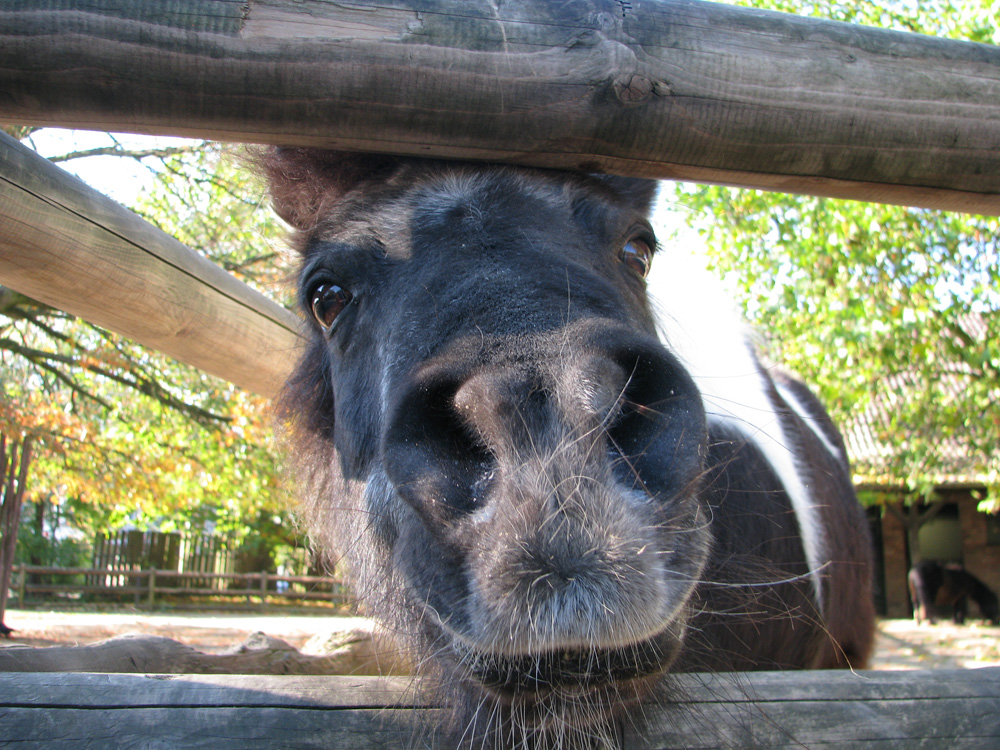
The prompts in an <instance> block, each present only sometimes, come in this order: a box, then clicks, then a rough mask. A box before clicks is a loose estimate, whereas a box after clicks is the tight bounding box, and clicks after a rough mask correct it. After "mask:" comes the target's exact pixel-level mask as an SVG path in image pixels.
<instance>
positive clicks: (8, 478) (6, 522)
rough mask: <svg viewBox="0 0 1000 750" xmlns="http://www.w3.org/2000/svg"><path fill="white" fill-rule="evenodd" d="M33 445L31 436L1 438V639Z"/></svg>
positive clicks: (3, 633)
mask: <svg viewBox="0 0 1000 750" xmlns="http://www.w3.org/2000/svg"><path fill="white" fill-rule="evenodd" d="M32 442H33V441H32V438H31V436H30V435H28V436H26V437H25V438H24V439H23V440H21V441H17V440H13V439H11V440H9V441H8V439H7V437H6V436H5V435H0V470H2V474H0V480H2V483H3V484H2V501H0V534H2V536H0V635H4V636H7V635H10V632H11V631H10V628H8V627H7V626H6V625H5V624H4V613H5V611H6V609H7V595H8V592H9V589H10V578H11V571H12V570H13V569H14V553H15V551H16V549H17V530H18V528H19V526H20V522H21V505H22V503H23V502H24V490H25V484H26V482H27V479H28V466H29V465H30V464H31V448H32ZM19 449H20V450H19Z"/></svg>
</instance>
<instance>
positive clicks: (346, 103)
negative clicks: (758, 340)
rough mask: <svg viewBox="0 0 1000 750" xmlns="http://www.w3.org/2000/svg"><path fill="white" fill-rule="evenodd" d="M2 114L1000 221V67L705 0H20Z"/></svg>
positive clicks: (963, 52)
mask: <svg viewBox="0 0 1000 750" xmlns="http://www.w3.org/2000/svg"><path fill="white" fill-rule="evenodd" d="M0 92H2V94H0V117H3V118H4V119H5V120H8V121H11V122H21V123H26V124H36V125H62V126H73V127H84V128H93V129H119V130H128V131H133V132H142V133H164V134H178V135H189V136H199V137H209V138H216V139H221V140H234V141H257V142H268V143H277V142H282V143H289V144H303V145H322V146H329V147H335V148H347V149H357V150H371V151H388V152H395V153H408V154H418V155H439V156H448V157H462V158H475V159H488V160H504V161H512V162H518V163H524V164H534V165H538V166H551V167H569V168H583V169H590V170H604V171H608V172H616V173H621V174H634V175H641V176H649V177H660V178H674V179H684V180H694V181H702V182H717V183H725V184H734V185H744V186H749V187H758V188H763V189H767V190H783V191H790V192H805V193H816V194H821V195H833V196H838V197H850V198H858V199H865V200H876V201H883V202H895V203H908V204H913V205H922V206H929V207H937V208H951V209H955V210H965V211H972V212H982V213H1000V49H997V48H996V47H992V46H988V45H979V44H972V43H965V42H958V41H948V40H942V39H934V38H930V37H926V36H921V35H916V34H905V33H897V32H889V31H884V30H879V29H872V28H865V27H861V26H856V25H848V24H842V23H835V22H829V21H821V20H817V19H812V18H804V17H797V16H792V15H786V14H779V13H771V12H764V11H757V10H753V9H748V8H736V7H731V6H726V5H724V4H719V3H708V2H698V1H695V0H632V2H629V3H621V2H615V0H576V2H569V3H542V2H538V3H495V2H491V1H490V0H378V1H377V2H374V1H373V0H356V1H354V2H351V3H329V2H321V1H320V0H250V1H249V2H243V0H177V1H176V2H171V3H160V2H155V1H152V0H150V1H147V2H132V3H127V4H122V3H120V2H112V0H92V1H91V2H88V3H86V5H85V6H81V5H77V4H72V3H52V2H48V1H45V0H39V1H38V2H30V1H28V2H18V3H12V4H11V3H7V4H0Z"/></svg>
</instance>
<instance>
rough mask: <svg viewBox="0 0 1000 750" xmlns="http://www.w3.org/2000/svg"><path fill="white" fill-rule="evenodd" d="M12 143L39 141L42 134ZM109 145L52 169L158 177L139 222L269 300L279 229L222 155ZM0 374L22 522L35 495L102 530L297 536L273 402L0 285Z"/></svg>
mask: <svg viewBox="0 0 1000 750" xmlns="http://www.w3.org/2000/svg"><path fill="white" fill-rule="evenodd" d="M16 135H18V136H20V137H22V138H26V139H27V142H28V143H31V142H32V141H33V140H35V139H36V138H39V137H40V136H42V135H43V134H42V133H38V132H37V131H32V130H31V129H21V130H19V131H18V132H17V133H16ZM107 138H108V139H109V141H110V145H107V146H103V145H102V146H97V147H89V148H84V149H72V150H71V151H70V153H64V154H57V155H56V157H55V159H54V160H56V161H67V160H81V159H92V158H97V157H101V158H108V157H109V156H113V157H116V158H119V159H129V160H134V161H136V162H138V163H141V164H143V165H144V167H145V168H147V169H149V170H150V171H151V172H152V174H153V178H154V179H153V181H152V186H151V188H150V189H149V190H147V191H146V192H143V193H142V194H140V195H139V196H137V198H136V200H135V202H134V203H133V206H132V207H133V209H134V210H136V211H138V212H139V213H140V214H141V215H143V216H144V217H145V218H147V219H148V220H150V221H152V222H153V223H155V224H157V225H159V226H160V227H161V228H163V229H164V230H165V231H167V232H169V233H171V234H173V235H174V236H176V237H178V238H179V239H181V241H182V242H186V243H187V244H188V245H189V246H191V247H193V248H195V249H196V250H198V251H200V252H202V253H204V254H205V255H207V256H208V257H210V258H212V259H213V260H214V261H216V262H218V263H220V264H221V265H223V266H224V267H226V268H227V269H229V270H230V271H231V272H233V273H236V274H237V275H239V276H241V277H242V278H243V279H244V280H245V281H247V282H248V283H251V284H255V285H257V286H258V287H262V288H266V289H268V290H271V288H272V287H273V286H274V285H275V284H276V279H278V278H280V277H281V276H282V274H283V273H284V271H283V268H282V266H281V263H279V262H276V259H275V253H274V251H273V250H272V249H271V244H270V242H271V241H270V239H269V238H270V237H273V236H274V234H275V233H276V231H277V227H276V225H275V220H274V219H273V217H272V215H271V214H270V212H268V211H266V210H262V208H261V206H260V203H261V201H260V198H261V196H262V190H261V189H259V188H257V187H255V186H254V185H253V184H252V183H248V182H246V180H245V178H244V177H241V176H240V173H239V171H238V169H237V165H235V164H234V163H233V160H232V159H230V158H229V157H228V156H227V154H226V152H225V151H224V150H223V148H222V147H221V146H219V145H218V144H210V143H187V144H183V145H180V146H170V147H165V148H164V147H146V146H140V147H130V146H127V145H125V144H124V143H123V142H122V141H121V140H120V139H118V138H116V137H114V136H110V135H109V136H107ZM0 367H2V369H3V373H4V377H3V383H2V391H0V436H2V439H3V440H5V441H6V445H8V446H18V445H20V446H24V445H27V446H28V447H29V450H25V449H24V448H23V447H22V448H21V449H20V453H19V454H18V455H19V456H20V457H21V458H20V459H19V460H20V461H21V462H22V463H23V464H24V466H25V473H24V476H25V477H27V466H28V463H31V482H30V487H28V485H27V484H26V483H25V481H24V480H22V481H20V482H19V481H17V479H16V478H15V479H13V480H11V481H12V483H11V484H9V486H11V487H15V488H16V489H17V492H16V493H15V494H16V496H17V503H16V505H11V506H10V507H11V509H12V511H13V509H14V508H15V507H19V505H20V503H21V502H22V501H23V500H24V499H25V493H26V492H27V493H28V495H29V496H30V497H31V498H33V502H34V503H35V505H36V506H37V507H39V508H42V511H41V512H42V514H44V505H45V503H46V502H47V501H48V498H53V499H60V500H62V501H72V502H73V503H74V504H76V505H77V506H78V507H79V505H80V504H88V505H89V507H91V508H93V509H94V510H95V511H96V512H95V513H93V514H92V517H91V523H95V524H102V525H105V527H108V526H113V525H117V524H121V523H123V522H124V521H126V520H128V521H130V522H132V523H135V524H136V525H139V526H144V525H147V524H151V523H157V524H159V526H160V527H161V528H163V529H164V530H172V529H176V528H185V527H188V528H195V529H200V528H202V527H204V525H205V524H206V523H209V524H211V525H213V526H216V527H220V528H222V529H224V530H226V531H229V532H232V533H235V534H236V535H238V536H239V535H246V534H248V533H251V531H252V530H253V529H254V528H255V527H256V528H257V529H258V530H259V531H260V532H261V533H266V534H270V535H271V536H272V537H273V536H274V532H275V530H278V532H279V533H280V534H281V535H282V536H283V537H284V538H286V539H287V540H289V541H292V540H293V539H294V538H295V537H296V536H297V535H296V532H295V531H294V526H293V524H291V523H289V522H288V521H287V513H286V511H285V510H284V502H283V501H284V497H283V494H282V488H281V487H280V486H279V483H278V482H277V480H276V476H277V475H278V473H279V472H278V468H277V453H276V451H275V450H274V448H273V446H272V445H271V441H270V429H269V418H268V417H267V415H266V413H265V406H266V401H265V400H264V399H262V398H259V397H256V396H254V395H252V394H248V393H245V392H242V391H240V390H239V389H237V388H235V387H233V386H231V385H230V384H227V383H224V382H222V381H220V380H217V379H215V378H212V377H210V376H207V375H205V374H203V373H201V372H198V371H197V370H194V369H193V368H190V367H187V366H184V365H182V364H180V363H177V362H175V361H172V360H170V359H168V358H166V357H163V356H161V355H159V354H157V353H155V352H152V351H149V350H146V349H144V348H142V347H140V346H138V345H136V344H135V343H134V342H131V341H128V340H126V339H124V338H122V337H120V336H117V335H115V334H112V333H109V332H107V331H104V330H101V329H99V328H97V327H95V326H92V325H90V324H88V323H86V322H84V321H82V320H79V319H76V318H73V317H72V316H69V315H66V314H65V313H62V312H61V311H59V310H55V309H53V308H51V307H49V306H47V305H44V304H41V303H39V302H37V301H35V300H32V299H30V298H28V297H26V296H24V295H21V294H19V293H17V292H16V291H14V290H11V289H6V288H3V287H0ZM30 448H34V450H30ZM11 455H13V454H11ZM11 460H13V459H11ZM5 486H8V485H7V484H5ZM7 494H8V495H10V497H11V498H13V497H14V496H15V495H14V494H10V493H9V492H8V493H7ZM5 503H6V495H5ZM4 507H5V508H6V507H7V506H6V504H5V506H4ZM4 518H5V519H6V518H7V516H5V517H4ZM17 528H18V526H17V523H16V520H14V521H13V522H11V523H8V524H7V525H5V526H4V527H3V535H4V536H3V539H4V542H3V549H6V548H7V547H8V546H9V545H13V541H12V540H13V537H14V533H15V532H16V529H17ZM8 540H11V541H9V542H8ZM3 563H4V564H5V565H4V567H0V573H2V572H3V571H6V573H7V575H8V576H9V570H10V566H11V565H12V563H13V554H12V553H11V554H10V555H7V556H6V557H4V558H3ZM5 580H7V579H5ZM0 584H2V581H0ZM4 591H6V587H4ZM0 612H2V610H0Z"/></svg>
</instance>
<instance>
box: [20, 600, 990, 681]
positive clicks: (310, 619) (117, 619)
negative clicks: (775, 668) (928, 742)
mask: <svg viewBox="0 0 1000 750" xmlns="http://www.w3.org/2000/svg"><path fill="white" fill-rule="evenodd" d="M5 621H6V624H7V625H9V626H10V627H12V628H14V630H15V632H14V634H13V636H12V639H11V640H10V641H0V647H2V646H4V645H8V644H9V645H14V644H23V645H29V646H56V645H73V644H77V645H83V644H87V643H96V642H97V641H102V640H104V639H106V638H110V637H112V636H115V635H121V634H124V633H144V634H149V635H162V636H166V637H168V638H173V639H174V640H177V641H180V642H181V643H184V644H186V645H188V646H192V647H194V648H197V649H199V650H201V651H205V652H208V653H221V652H223V651H225V650H227V649H229V648H231V647H233V646H235V645H237V644H239V643H240V642H242V641H243V640H244V639H245V638H246V637H247V636H248V635H250V634H252V633H255V632H263V633H266V634H267V635H270V636H274V637H275V638H281V639H282V640H284V641H285V642H287V643H288V644H289V645H291V646H294V647H295V648H297V649H301V648H302V647H303V646H304V645H305V643H306V642H307V641H308V640H309V639H310V638H312V637H313V636H314V635H317V634H325V633H329V632H331V631H333V630H342V629H350V628H352V627H354V626H356V625H357V623H358V618H350V617H331V616H323V615H298V616H286V615H269V616H264V615H261V616H255V615H244V614H219V613H216V614H200V613H199V614H144V613H139V612H112V613H104V612H102V613H83V612H41V611H26V610H8V612H7V616H6V618H5ZM992 666H1000V627H991V626H988V625H984V624H983V623H980V622H972V623H971V624H967V625H953V624H951V623H938V624H937V625H927V624H924V625H922V626H917V625H915V624H914V623H913V621H912V620H883V621H882V622H880V623H879V634H878V643H877V646H876V651H875V658H874V661H873V664H872V667H873V668H874V669H954V668H959V669H972V668H976V667H992Z"/></svg>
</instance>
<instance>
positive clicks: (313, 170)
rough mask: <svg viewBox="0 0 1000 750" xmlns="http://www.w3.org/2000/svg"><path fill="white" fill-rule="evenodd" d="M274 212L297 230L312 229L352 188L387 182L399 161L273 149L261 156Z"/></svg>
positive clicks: (343, 153) (351, 154)
mask: <svg viewBox="0 0 1000 750" xmlns="http://www.w3.org/2000/svg"><path fill="white" fill-rule="evenodd" d="M258 162H259V163H260V165H261V167H262V170H263V172H264V175H265V176H266V177H267V181H268V185H269V188H270V193H271V200H272V203H273V205H274V210H275V212H277V214H278V216H280V217H281V218H282V219H284V220H285V221H286V222H288V223H289V224H291V225H292V226H293V227H295V228H296V229H302V230H310V229H313V228H315V227H316V225H317V224H319V222H320V221H321V220H322V218H323V216H324V215H325V214H326V213H327V212H328V211H329V210H330V209H331V208H332V207H333V206H335V205H336V204H337V203H338V202H339V201H340V199H341V198H342V197H343V196H344V194H345V193H347V192H348V191H349V190H351V188H353V187H355V186H356V185H357V184H358V183H360V182H362V181H365V180H368V179H372V178H380V179H384V178H385V177H387V176H388V173H390V172H392V171H393V170H394V169H395V168H396V166H397V165H398V159H397V158H396V157H392V156H383V155H381V154H354V153H349V152H344V151H325V150H323V149H317V148H290V147H283V146H273V147H271V148H268V149H266V150H265V151H264V152H263V153H261V154H260V155H259V157H258Z"/></svg>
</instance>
